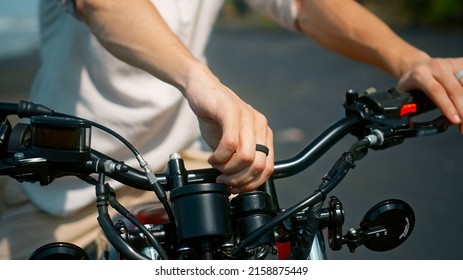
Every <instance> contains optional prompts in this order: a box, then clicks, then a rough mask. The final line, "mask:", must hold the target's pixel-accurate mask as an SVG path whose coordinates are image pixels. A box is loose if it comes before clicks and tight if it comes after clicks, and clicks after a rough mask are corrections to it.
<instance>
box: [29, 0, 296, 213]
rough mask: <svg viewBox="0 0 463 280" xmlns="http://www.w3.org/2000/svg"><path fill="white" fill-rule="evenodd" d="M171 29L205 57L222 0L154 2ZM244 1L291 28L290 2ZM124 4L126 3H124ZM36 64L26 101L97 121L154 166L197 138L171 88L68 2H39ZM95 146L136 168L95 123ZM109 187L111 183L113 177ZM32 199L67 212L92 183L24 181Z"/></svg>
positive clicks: (87, 195)
mask: <svg viewBox="0 0 463 280" xmlns="http://www.w3.org/2000/svg"><path fill="white" fill-rule="evenodd" d="M152 2H153V4H154V5H155V6H156V8H157V9H158V10H159V12H160V14H161V15H162V16H163V18H164V20H165V21H166V22H167V24H168V25H169V27H170V28H171V29H172V31H173V32H174V33H175V34H176V35H177V36H178V37H179V38H180V39H181V40H182V42H183V43H184V44H185V45H186V46H187V47H188V48H189V49H190V51H191V52H192V53H193V55H194V56H195V57H196V58H198V59H199V60H201V61H203V62H205V54H204V51H205V47H206V43H207V41H208V39H209V36H210V33H211V31H212V28H213V25H214V22H215V20H216V18H217V16H218V14H219V12H220V9H221V7H222V4H223V1H221V0H169V1H165V0H152ZM248 2H249V4H250V5H251V6H252V7H254V8H256V9H258V10H260V11H262V12H264V13H265V14H267V15H268V16H270V17H272V18H274V19H276V20H277V21H279V22H280V23H281V24H282V25H284V26H286V27H288V28H291V29H294V18H295V5H294V3H293V1H292V0H274V1H272V0H250V1H248ZM127 3H128V4H129V3H130V1H128V2H127ZM40 28H41V53H40V54H41V67H40V69H39V71H38V74H37V77H36V79H35V81H34V84H33V86H32V89H31V96H30V99H31V101H33V102H35V103H38V104H42V105H45V106H48V107H50V108H52V109H54V110H55V111H59V112H63V113H67V114H71V115H76V116H79V117H82V118H86V119H89V120H93V121H96V122H98V123H100V124H102V125H104V126H107V127H109V128H111V129H112V130H114V131H116V132H118V133H119V134H121V135H122V136H123V137H125V138H126V139H128V140H129V141H130V142H131V143H132V144H133V145H134V146H135V147H136V148H137V149H138V150H139V152H140V154H141V155H142V156H143V158H144V159H145V160H146V161H147V162H148V163H149V165H150V167H151V168H152V169H158V168H161V167H163V165H164V164H165V162H166V160H167V159H168V156H169V154H172V153H175V152H179V151H181V150H182V149H184V148H186V147H188V146H190V145H191V144H192V143H194V142H195V141H196V140H197V139H198V137H199V136H200V132H199V127H198V123H197V119H196V116H195V115H194V114H193V113H192V111H191V110H190V108H189V106H188V104H187V102H186V100H185V99H184V98H183V96H182V95H181V93H180V92H179V91H178V90H177V89H176V88H174V87H173V86H171V85H169V84H166V83H164V82H162V81H160V80H158V79H156V78H154V77H153V76H151V75H150V74H148V73H146V72H144V71H142V70H139V69H137V68H134V67H132V66H130V65H128V64H126V63H123V62H122V61H120V60H118V59H116V58H115V57H114V56H112V55H111V54H110V53H109V52H108V51H106V50H105V49H104V48H103V47H102V46H101V45H100V44H99V42H98V40H97V39H96V38H95V37H94V36H93V35H92V34H91V32H90V30H89V28H88V27H87V26H86V25H85V23H84V22H83V21H81V20H79V18H78V16H77V15H76V14H75V12H74V11H73V6H72V1H68V0H55V1H50V0H42V1H41V2H40ZM91 144H92V148H94V149H96V150H99V151H101V152H103V153H105V154H108V155H110V156H112V157H114V158H115V159H117V160H122V161H125V162H126V163H127V164H129V165H131V166H134V167H137V166H138V164H137V162H136V160H135V159H134V158H133V155H132V154H131V152H130V151H129V150H128V149H127V148H125V146H123V145H122V143H120V142H119V141H118V140H116V139H115V138H114V137H112V136H109V135H108V134H106V133H104V132H101V131H100V130H98V129H92V142H91ZM110 184H111V186H112V187H113V188H118V187H119V185H118V184H117V183H116V182H113V181H110ZM23 187H24V190H25V191H26V192H27V193H28V194H29V196H30V197H31V200H32V201H33V202H34V203H35V204H36V205H37V206H38V207H39V208H41V209H43V210H44V211H46V212H48V213H50V214H53V215H58V216H59V215H66V214H68V213H72V212H73V211H76V210H78V209H79V208H81V207H83V206H86V205H88V204H89V203H91V202H92V201H94V199H95V191H94V186H91V185H88V184H87V183H85V182H83V181H81V180H80V179H77V178H73V177H65V178H60V179H58V180H56V181H55V182H53V183H52V184H50V185H48V186H44V187H41V186H39V185H38V184H36V183H34V184H32V183H23Z"/></svg>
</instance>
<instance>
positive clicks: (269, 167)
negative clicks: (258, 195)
mask: <svg viewBox="0 0 463 280" xmlns="http://www.w3.org/2000/svg"><path fill="white" fill-rule="evenodd" d="M266 134H267V144H266V146H267V147H268V148H269V153H268V155H266V154H265V153H262V152H257V153H256V159H255V162H254V163H253V164H252V165H251V166H249V168H247V169H245V170H243V171H241V172H239V173H236V174H232V175H230V176H224V180H226V181H227V182H228V184H229V185H230V186H231V187H232V189H231V191H232V192H233V193H239V192H246V191H252V190H255V189H256V188H258V187H259V186H261V185H262V184H263V183H264V182H265V180H266V179H268V177H269V176H270V175H271V174H272V173H273V170H274V151H273V132H272V130H271V129H270V128H267V133H266ZM259 154H260V155H259ZM261 157H264V158H261Z"/></svg>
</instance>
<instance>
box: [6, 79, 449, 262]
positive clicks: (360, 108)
mask: <svg viewBox="0 0 463 280" xmlns="http://www.w3.org/2000/svg"><path fill="white" fill-rule="evenodd" d="M344 109H345V117H344V118H342V119H340V120H338V121H337V122H335V123H334V124H332V125H331V126H329V127H328V128H327V129H325V130H324V131H323V132H322V133H321V134H320V135H319V136H317V137H316V138H315V139H314V140H312V141H311V142H310V143H309V144H308V145H307V146H306V147H305V148H304V149H302V150H301V151H300V152H299V153H298V154H297V155H295V156H294V157H292V158H290V159H287V160H282V161H276V162H275V168H274V173H273V174H272V176H271V177H270V178H269V179H268V180H267V182H266V184H264V185H263V186H262V187H261V189H266V192H267V193H269V194H270V197H271V199H272V196H273V195H272V194H273V193H274V192H275V191H274V189H273V180H275V179H280V178H285V177H289V176H293V175H295V174H297V173H300V172H302V171H303V170H305V169H307V168H308V167H310V166H311V165H312V164H313V163H314V162H316V161H317V160H318V159H319V158H320V157H321V156H323V155H324V154H325V153H326V152H327V151H328V150H329V149H330V148H331V147H333V146H334V145H335V144H336V143H337V142H339V141H340V140H341V139H343V138H344V137H345V136H346V135H348V134H351V135H353V136H355V137H357V139H358V141H357V142H356V143H355V144H354V145H353V146H352V147H351V149H350V150H349V151H348V152H346V153H345V154H343V156H342V157H341V158H340V159H339V160H338V162H336V164H335V165H334V166H333V168H332V169H331V170H330V172H328V175H327V176H326V177H325V178H324V179H323V180H322V183H321V184H320V186H319V188H318V190H316V191H315V192H314V194H312V195H311V196H309V197H308V198H306V199H304V200H302V201H301V202H299V203H297V204H296V205H294V206H293V207H291V208H289V209H286V210H285V212H284V213H282V214H281V215H279V216H276V217H274V218H273V219H272V220H270V221H268V223H266V224H265V225H263V226H262V227H260V228H259V229H257V230H255V231H254V232H252V233H250V234H249V235H248V237H246V238H244V239H243V240H242V242H241V243H240V244H239V245H238V246H237V247H236V248H235V249H234V250H233V251H232V252H231V256H232V257H233V256H236V255H237V254H238V253H240V251H241V250H243V249H244V248H245V247H246V246H247V245H248V244H249V243H250V242H252V241H253V240H255V239H256V238H259V237H260V236H262V235H263V234H264V233H265V232H266V231H268V230H269V229H271V228H273V227H275V226H276V225H277V224H279V223H281V222H282V221H284V220H286V219H288V218H289V217H290V216H292V215H295V214H296V213H298V212H299V211H300V210H301V209H304V208H308V207H309V208H311V207H313V206H314V205H315V204H316V203H317V202H319V201H320V200H322V199H324V197H325V196H326V195H327V194H328V193H329V192H330V191H331V190H332V189H333V188H334V187H335V186H336V185H337V184H338V183H339V182H340V181H341V180H342V179H343V178H344V176H345V175H346V173H347V171H348V170H349V169H350V168H352V167H353V166H354V163H355V161H356V160H358V159H360V158H362V157H363V156H364V154H365V153H366V151H367V149H368V148H372V149H386V148H389V147H391V146H394V145H397V144H400V143H402V142H403V141H404V140H405V139H406V138H410V137H418V136H424V135H431V134H435V133H440V132H443V131H445V130H447V128H448V126H449V122H448V120H447V119H446V118H445V117H443V116H440V117H438V118H436V119H434V120H431V121H428V122H414V121H412V117H414V116H416V115H419V114H422V113H425V112H427V111H429V110H433V109H435V106H434V105H433V104H432V102H431V101H430V100H429V98H427V97H426V95H425V94H423V93H421V92H417V91H411V92H406V93H399V92H397V91H396V90H395V89H394V88H391V89H389V90H386V91H376V90H370V89H369V90H367V91H365V92H364V93H363V94H359V93H358V92H356V91H354V90H349V91H347V92H346V96H345V102H344ZM9 115H17V116H19V117H21V118H23V117H25V118H30V120H31V122H30V124H17V125H16V126H15V127H14V128H12V127H11V124H10V123H9V121H8V118H7V117H8V116H9ZM0 122H1V123H0V175H9V176H10V177H12V178H14V179H17V180H20V181H21V180H22V181H35V182H40V184H41V185H48V184H50V183H51V182H52V181H53V180H54V179H56V178H58V177H62V176H77V177H79V178H81V179H83V180H85V181H87V182H89V183H92V184H94V185H96V186H97V193H99V198H98V199H99V200H101V201H103V200H104V199H105V197H106V192H107V190H106V189H105V187H104V184H103V183H102V182H100V180H104V178H102V177H101V176H102V175H103V177H104V176H108V177H110V178H113V179H114V180H116V181H118V182H120V183H122V184H125V185H127V186H130V187H134V188H138V189H142V190H147V191H153V190H154V192H155V193H156V195H157V196H158V198H159V200H160V201H161V202H162V204H163V205H164V207H165V209H166V211H167V214H168V216H169V219H170V221H171V222H172V223H173V224H175V222H174V219H175V217H174V215H173V214H172V212H171V211H172V210H171V209H170V206H169V205H168V203H167V199H166V195H165V192H166V191H173V190H174V187H175V185H176V184H179V182H178V180H179V181H180V184H182V183H185V184H213V183H215V182H216V178H217V177H218V176H219V175H220V172H219V171H218V170H215V169H211V168H207V169H197V170H186V169H184V168H183V169H182V168H181V167H179V166H174V167H175V168H180V169H179V170H180V171H182V172H178V173H175V174H174V175H175V176H174V175H173V174H170V173H169V172H170V169H169V168H167V169H166V172H163V173H152V172H151V170H150V169H149V167H148V165H147V163H146V162H145V161H144V160H143V158H142V156H141V155H140V154H139V153H138V151H137V150H136V149H135V147H133V146H132V145H131V144H130V143H129V142H128V141H127V140H125V139H124V138H122V137H121V136H120V135H118V134H117V133H115V132H114V131H112V130H110V129H107V128H105V127H103V126H101V125H99V124H97V123H95V122H92V121H88V120H85V119H81V118H77V117H74V116H70V115H66V114H62V113H58V112H55V111H53V110H51V109H49V108H47V107H45V106H42V105H37V104H34V103H30V102H26V101H20V102H19V103H17V104H16V103H0ZM92 126H93V127H97V128H99V129H103V130H105V131H106V132H108V133H110V134H112V135H113V136H115V137H116V138H118V139H119V140H121V142H123V143H124V144H125V145H126V146H127V147H128V148H129V149H130V150H131V151H132V152H133V153H134V156H135V157H136V158H137V160H138V161H139V163H140V167H141V169H138V168H134V167H131V166H128V165H126V164H125V163H124V162H119V161H117V160H116V159H113V158H111V157H109V156H108V155H105V154H103V153H101V152H99V151H96V150H94V149H92V148H91V147H90V141H89V137H90V134H91V133H90V131H91V127H92ZM55 136H59V137H55ZM53 139H59V141H55V140H53ZM175 160H176V159H175V158H173V159H172V162H174V165H175V164H176V163H175ZM170 162H171V160H170V161H169V163H168V164H170ZM168 167H169V166H168ZM91 174H99V175H100V178H99V180H98V181H97V180H95V179H93V178H89V175H91ZM177 175H178V176H179V177H180V178H173V177H176V176H177ZM178 176H177V177H178ZM98 186H100V187H98ZM269 186H270V187H269ZM272 203H273V209H275V210H276V211H278V210H280V209H279V206H278V202H277V200H276V201H272ZM99 205H100V206H99V208H98V210H99V213H100V218H99V222H100V223H101V224H102V227H103V225H104V227H108V225H110V224H112V223H111V222H110V220H109V217H108V215H107V213H106V211H105V209H104V207H103V208H101V207H102V204H101V203H100V204H99ZM105 233H106V232H105ZM107 234H108V235H110V236H114V238H115V239H117V240H119V241H117V243H118V244H119V245H118V246H120V250H124V251H126V252H128V254H130V255H131V256H132V257H133V258H135V259H137V258H144V256H142V255H139V254H137V253H136V252H133V251H131V250H130V248H127V246H126V244H124V243H123V242H122V241H120V237H117V238H116V236H117V235H118V234H117V233H116V232H114V231H113V230H109V231H108V232H107ZM152 241H153V243H154V245H153V246H154V247H155V248H158V249H159V245H158V244H155V243H156V240H152ZM158 252H160V253H161V254H162V252H163V250H162V249H159V250H158Z"/></svg>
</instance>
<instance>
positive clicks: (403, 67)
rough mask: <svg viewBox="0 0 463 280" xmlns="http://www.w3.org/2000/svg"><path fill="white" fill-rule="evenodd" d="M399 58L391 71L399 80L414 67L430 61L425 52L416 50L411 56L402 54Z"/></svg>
mask: <svg viewBox="0 0 463 280" xmlns="http://www.w3.org/2000/svg"><path fill="white" fill-rule="evenodd" d="M399 57H400V60H399V63H398V64H397V67H396V68H395V69H393V71H392V74H393V75H394V77H396V78H397V79H400V78H401V77H402V76H403V75H405V74H406V73H408V72H410V71H411V70H412V69H413V68H414V67H415V66H416V65H419V64H421V63H424V62H426V61H428V60H430V59H431V57H430V56H429V55H428V54H427V53H426V52H424V51H421V50H417V49H415V50H413V51H412V52H411V54H408V53H406V52H403V53H401V54H400V56H399Z"/></svg>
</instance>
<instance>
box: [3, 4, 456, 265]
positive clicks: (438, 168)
mask: <svg viewBox="0 0 463 280" xmlns="http://www.w3.org/2000/svg"><path fill="white" fill-rule="evenodd" d="M359 2H362V4H364V5H365V6H366V7H367V8H368V9H371V10H372V11H374V12H375V13H376V14H377V15H378V16H380V17H381V18H382V19H384V20H385V21H386V22H387V23H388V24H390V26H391V27H392V28H393V29H394V30H395V31H396V32H397V33H398V34H399V35H401V36H402V37H403V38H405V39H406V40H408V41H409V42H411V43H412V44H414V45H416V46H417V47H419V48H421V49H423V50H424V51H426V52H428V53H429V54H430V55H432V56H436V57H457V56H463V36H462V35H463V29H462V27H463V1H461V0H414V1H412V0H406V1H405V0H402V1H399V0H382V1H381V0H376V1H374V0H369V1H367V0H365V1H359ZM37 3H38V1H37V0H3V1H0V42H1V44H0V92H1V93H0V95H1V101H3V102H16V101H18V100H20V99H23V98H26V99H27V92H28V90H29V87H30V85H31V82H32V80H33V77H34V74H35V72H36V71H37V69H38V67H39V65H40V60H39V57H38V47H39V38H38V24H37V16H36V12H37ZM207 53H208V57H209V64H210V67H211V69H212V70H213V71H214V72H215V73H216V74H217V75H218V76H219V77H220V78H221V79H222V81H223V82H224V83H225V84H226V85H228V86H229V87H230V88H232V89H233V90H234V91H235V92H237V93H238V94H239V95H240V96H241V97H242V98H243V99H244V100H246V101H247V102H249V103H250V104H252V105H253V106H254V107H255V108H257V109H258V110H260V111H261V112H262V113H264V114H265V115H266V116H267V117H268V120H269V123H270V126H271V127H272V128H273V130H274V134H275V153H276V155H275V156H276V160H283V159H288V158H290V157H292V156H294V155H296V154H297V153H298V152H299V151H300V150H302V149H303V148H304V147H305V146H306V145H307V144H308V143H309V142H310V141H311V140H312V139H313V138H314V137H316V136H317V135H318V134H319V133H321V132H322V131H323V129H325V128H326V127H327V126H329V125H330V124H332V123H333V122H335V121H336V120H338V119H339V118H341V117H342V116H343V108H342V102H343V101H344V93H345V91H346V90H348V89H357V90H359V91H363V90H365V89H367V88H369V87H375V88H377V89H379V90H382V89H386V88H389V87H392V86H394V85H395V81H394V79H392V78H391V77H390V76H388V75H386V74H385V73H384V72H381V71H379V70H376V69H373V68H371V67H369V66H366V65H363V64H359V63H356V62H353V61H350V60H347V59H345V58H343V57H340V56H338V55H336V54H334V53H332V52H329V51H327V50H325V49H323V48H321V47H319V46H318V45H316V44H315V43H314V42H313V41H310V40H309V39H307V38H305V37H303V36H301V35H300V34H296V33H293V32H289V31H287V30H284V29H282V28H280V27H279V26H277V25H275V24H273V23H272V22H270V21H269V20H268V19H266V18H263V17H261V16H259V15H257V14H255V13H253V12H252V11H251V10H249V9H247V8H246V6H245V5H244V4H243V2H242V1H239V0H227V1H226V5H225V7H224V9H223V13H222V15H221V17H220V18H219V20H218V22H217V25H216V28H215V29H214V32H213V34H212V38H211V40H210V44H209V46H208V49H207ZM354 140H355V139H354V138H353V137H350V136H348V137H346V138H345V139H344V140H342V141H341V142H340V143H339V144H338V145H336V146H335V147H334V148H333V149H332V150H330V151H329V152H327V153H326V155H325V156H324V157H323V158H321V159H320V160H319V161H318V162H317V163H315V164H314V165H312V166H311V167H310V168H309V169H308V170H306V171H304V172H302V173H300V174H298V175H296V176H294V177H292V178H287V179H282V180H279V181H277V182H276V183H277V188H278V193H279V195H280V199H281V200H280V203H281V205H282V206H283V207H288V206H290V205H291V204H294V203H296V202H299V201H300V200H301V199H302V198H303V197H305V196H307V195H309V194H311V193H312V191H313V190H314V188H316V187H317V186H318V184H319V182H320V180H321V178H322V176H323V175H324V173H325V172H326V171H327V170H328V169H329V168H330V167H331V165H332V164H333V163H334V161H335V160H336V159H337V158H338V157H339V156H340V155H341V153H342V152H344V151H345V150H346V149H347V148H348V147H349V146H350V144H351V143H353V141H354ZM462 171H463V138H462V136H461V135H460V134H459V133H458V130H457V129H456V127H451V128H450V129H449V131H448V132H447V133H444V134H440V135H435V136H431V137H425V138H419V139H410V140H408V141H406V142H405V143H404V144H402V145H399V146H397V147H394V148H391V149H389V150H384V151H371V152H370V153H369V154H368V156H367V157H366V158H364V159H362V160H361V161H360V162H359V163H358V165H357V167H356V168H355V169H353V170H352V171H351V172H350V173H349V174H348V176H347V178H346V180H345V181H343V182H342V183H341V184H340V185H339V186H338V188H336V189H335V191H334V192H333V193H332V194H333V195H336V196H337V197H338V198H339V199H340V200H341V202H342V203H343V206H344V209H345V214H346V222H345V227H344V232H346V231H347V229H349V228H350V227H358V224H359V222H360V220H361V218H362V216H363V215H364V213H365V212H366V211H367V210H368V209H369V208H370V207H371V206H373V205H374V204H376V203H378V202H380V201H382V200H385V199H390V198H399V199H402V200H404V201H406V202H408V203H409V204H410V205H411V206H412V208H413V209H414V211H415V216H416V224H415V229H414V232H413V233H412V235H411V237H410V239H409V240H407V241H406V242H405V243H404V244H403V245H402V246H401V247H399V248H396V249H394V250H392V251H389V252H384V253H377V252H372V251H368V250H367V249H365V248H359V249H358V250H357V252H355V253H354V254H351V253H350V252H349V251H348V249H347V248H343V249H342V250H341V251H339V252H330V251H329V252H328V253H329V254H328V256H329V258H331V259H433V260H437V259H462V258H463V243H462V242H459V241H460V234H461V233H462V232H463V221H462V218H461V215H460V209H459V205H460V199H461V197H463V190H462V187H463V183H462V173H463V172H462ZM0 192H1V188H0ZM0 211H1V205H0Z"/></svg>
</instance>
